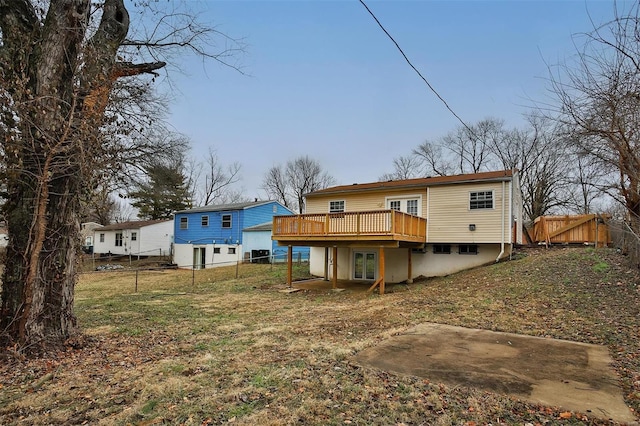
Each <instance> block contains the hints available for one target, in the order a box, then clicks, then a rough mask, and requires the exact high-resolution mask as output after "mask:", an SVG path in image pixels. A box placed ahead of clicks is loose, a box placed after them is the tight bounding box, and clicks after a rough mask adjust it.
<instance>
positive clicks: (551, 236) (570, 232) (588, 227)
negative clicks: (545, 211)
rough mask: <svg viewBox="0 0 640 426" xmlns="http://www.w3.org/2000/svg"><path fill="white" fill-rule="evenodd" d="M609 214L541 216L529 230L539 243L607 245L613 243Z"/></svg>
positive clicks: (533, 238) (534, 241)
mask: <svg viewBox="0 0 640 426" xmlns="http://www.w3.org/2000/svg"><path fill="white" fill-rule="evenodd" d="M607 219H609V217H608V216H607V215H601V214H583V215H565V216H540V217H538V218H536V220H534V221H533V227H532V228H530V229H529V230H528V232H529V236H530V237H531V239H532V240H533V241H532V242H533V243H537V244H545V245H551V244H592V245H594V246H596V247H606V246H608V245H609V244H611V234H610V233H609V227H608V226H607V223H606V221H607Z"/></svg>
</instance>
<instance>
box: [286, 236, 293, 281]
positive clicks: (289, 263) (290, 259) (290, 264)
mask: <svg viewBox="0 0 640 426" xmlns="http://www.w3.org/2000/svg"><path fill="white" fill-rule="evenodd" d="M292 277H293V247H292V246H287V285H288V286H289V287H291V282H292Z"/></svg>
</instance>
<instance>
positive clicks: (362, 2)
mask: <svg viewBox="0 0 640 426" xmlns="http://www.w3.org/2000/svg"><path fill="white" fill-rule="evenodd" d="M359 1H360V3H361V4H362V5H363V6H364V8H365V9H367V12H369V15H371V17H372V18H373V19H374V20H375V21H376V23H377V24H378V26H379V27H380V29H382V31H384V33H385V34H386V35H387V37H389V39H390V40H391V41H392V42H393V44H395V45H396V48H397V49H398V51H400V53H401V54H402V57H404V60H405V61H407V64H409V66H410V67H411V68H412V69H413V70H414V71H415V72H416V74H418V76H420V78H421V79H422V81H424V82H425V84H426V85H427V86H428V87H429V89H431V91H432V92H433V93H434V94H435V95H436V96H437V97H438V99H440V101H442V103H443V104H444V106H445V107H447V109H448V110H449V111H450V112H451V114H453V116H454V117H455V118H457V119H458V121H459V122H460V123H462V125H463V126H464V127H466V129H467V130H468V131H469V132H471V134H472V135H474V136H476V134H475V132H474V131H473V130H472V129H471V128H470V127H469V126H467V123H465V122H464V121H463V120H462V118H460V116H459V115H458V114H456V113H455V111H454V110H453V109H451V107H450V106H449V104H448V103H447V101H445V100H444V98H443V97H442V96H440V94H439V93H438V92H437V91H436V89H434V88H433V86H432V85H431V84H430V83H429V82H428V81H427V79H426V78H424V76H423V75H422V73H420V71H418V69H417V68H416V67H415V66H413V64H412V63H411V61H410V60H409V58H408V57H407V55H405V53H404V51H403V50H402V48H401V47H400V45H399V44H398V42H397V41H396V40H395V39H394V38H393V36H392V35H391V34H389V31H387V30H386V28H385V27H384V26H383V25H382V24H381V23H380V21H379V20H378V18H376V15H374V14H373V12H372V11H371V9H369V7H368V6H367V5H366V4H365V2H364V0H359ZM476 137H477V136H476Z"/></svg>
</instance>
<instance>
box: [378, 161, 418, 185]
mask: <svg viewBox="0 0 640 426" xmlns="http://www.w3.org/2000/svg"><path fill="white" fill-rule="evenodd" d="M421 172H422V161H421V159H420V157H417V156H415V155H406V156H402V155H401V156H400V157H396V158H394V159H393V172H392V173H385V174H384V175H382V176H380V178H379V179H380V181H388V180H404V179H412V178H417V177H421V175H422V173H421Z"/></svg>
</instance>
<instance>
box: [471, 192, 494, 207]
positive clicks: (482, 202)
mask: <svg viewBox="0 0 640 426" xmlns="http://www.w3.org/2000/svg"><path fill="white" fill-rule="evenodd" d="M492 208H493V191H478V192H471V193H469V209H470V210H479V209H492Z"/></svg>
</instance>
